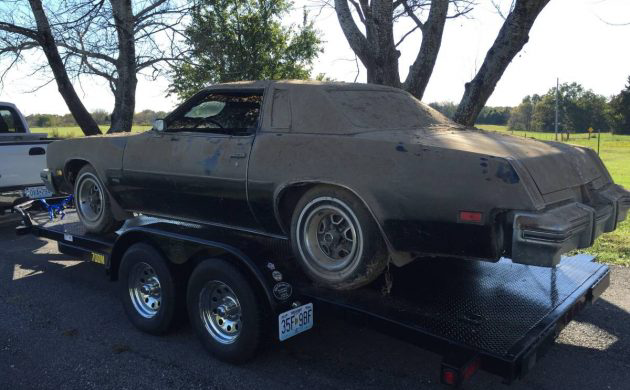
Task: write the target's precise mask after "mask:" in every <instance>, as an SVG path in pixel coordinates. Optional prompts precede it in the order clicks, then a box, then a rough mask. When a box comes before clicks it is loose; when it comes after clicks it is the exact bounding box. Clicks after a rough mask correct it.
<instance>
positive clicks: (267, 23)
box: [171, 0, 321, 99]
mask: <svg viewBox="0 0 630 390" xmlns="http://www.w3.org/2000/svg"><path fill="white" fill-rule="evenodd" d="M291 6H292V2H290V1H287V0H242V1H234V0H201V1H200V2H199V4H198V6H197V7H195V8H194V10H193V13H192V17H191V23H190V25H189V26H188V28H187V29H186V35H187V37H188V38H187V40H188V43H189V45H190V46H191V48H192V53H191V55H190V56H189V58H188V59H187V61H185V62H184V63H182V64H178V65H176V66H175V67H174V68H173V79H172V85H171V92H172V93H176V94H177V95H178V96H179V97H180V98H182V99H185V98H187V97H189V96H191V95H192V94H194V93H195V92H197V91H198V90H199V89H201V88H203V87H204V86H206V85H208V84H213V83H220V82H228V81H237V80H260V79H272V80H278V79H307V78H309V77H310V73H311V67H312V63H313V61H314V60H315V59H316V58H317V55H318V54H319V53H320V52H321V40H320V38H319V36H318V34H317V31H316V30H315V28H314V27H313V22H312V21H308V20H307V14H306V12H305V14H304V22H303V23H302V24H301V25H298V26H295V25H292V26H289V27H286V26H283V25H282V23H281V20H282V17H283V16H286V15H287V14H288V12H289V9H290V7H291Z"/></svg>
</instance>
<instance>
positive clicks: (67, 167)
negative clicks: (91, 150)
mask: <svg viewBox="0 0 630 390" xmlns="http://www.w3.org/2000/svg"><path fill="white" fill-rule="evenodd" d="M86 165H92V163H91V162H89V161H88V160H86V159H84V158H79V157H75V158H71V159H69V160H67V161H66V163H65V164H64V166H63V175H64V179H65V180H66V182H67V183H68V185H70V186H74V183H75V180H76V178H77V175H78V174H79V171H80V170H81V169H82V168H83V167H84V166H86ZM92 166H94V165H92Z"/></svg>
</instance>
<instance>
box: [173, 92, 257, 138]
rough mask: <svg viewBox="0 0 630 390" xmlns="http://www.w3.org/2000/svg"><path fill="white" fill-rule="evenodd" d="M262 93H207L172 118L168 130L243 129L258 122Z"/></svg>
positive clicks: (214, 131)
mask: <svg viewBox="0 0 630 390" xmlns="http://www.w3.org/2000/svg"><path fill="white" fill-rule="evenodd" d="M261 102H262V94H250V93H211V94H209V95H207V96H205V97H204V98H202V99H200V100H199V101H197V102H195V104H194V105H193V106H192V107H190V108H189V109H188V110H186V111H185V112H182V113H180V114H179V115H177V116H176V117H174V118H172V119H171V121H170V123H168V130H169V131H199V132H210V133H226V134H234V133H247V132H251V131H253V130H254V129H255V128H256V127H257V126H258V117H259V115H260V105H261Z"/></svg>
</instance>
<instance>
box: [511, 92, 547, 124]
mask: <svg viewBox="0 0 630 390" xmlns="http://www.w3.org/2000/svg"><path fill="white" fill-rule="evenodd" d="M539 101H540V96H538V95H536V94H534V95H533V96H529V95H528V96H525V98H523V101H522V102H521V104H519V105H518V106H516V107H514V108H513V109H512V111H511V112H510V119H509V120H508V128H509V129H510V130H525V131H530V130H532V121H533V116H534V107H535V106H536V104H537V103H538V102H539Z"/></svg>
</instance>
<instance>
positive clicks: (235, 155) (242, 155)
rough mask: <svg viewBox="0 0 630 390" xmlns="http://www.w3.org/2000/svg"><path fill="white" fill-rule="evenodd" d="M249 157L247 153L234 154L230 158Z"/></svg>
mask: <svg viewBox="0 0 630 390" xmlns="http://www.w3.org/2000/svg"><path fill="white" fill-rule="evenodd" d="M245 156H247V155H246V154H245V153H232V154H231V155H230V158H245Z"/></svg>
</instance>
